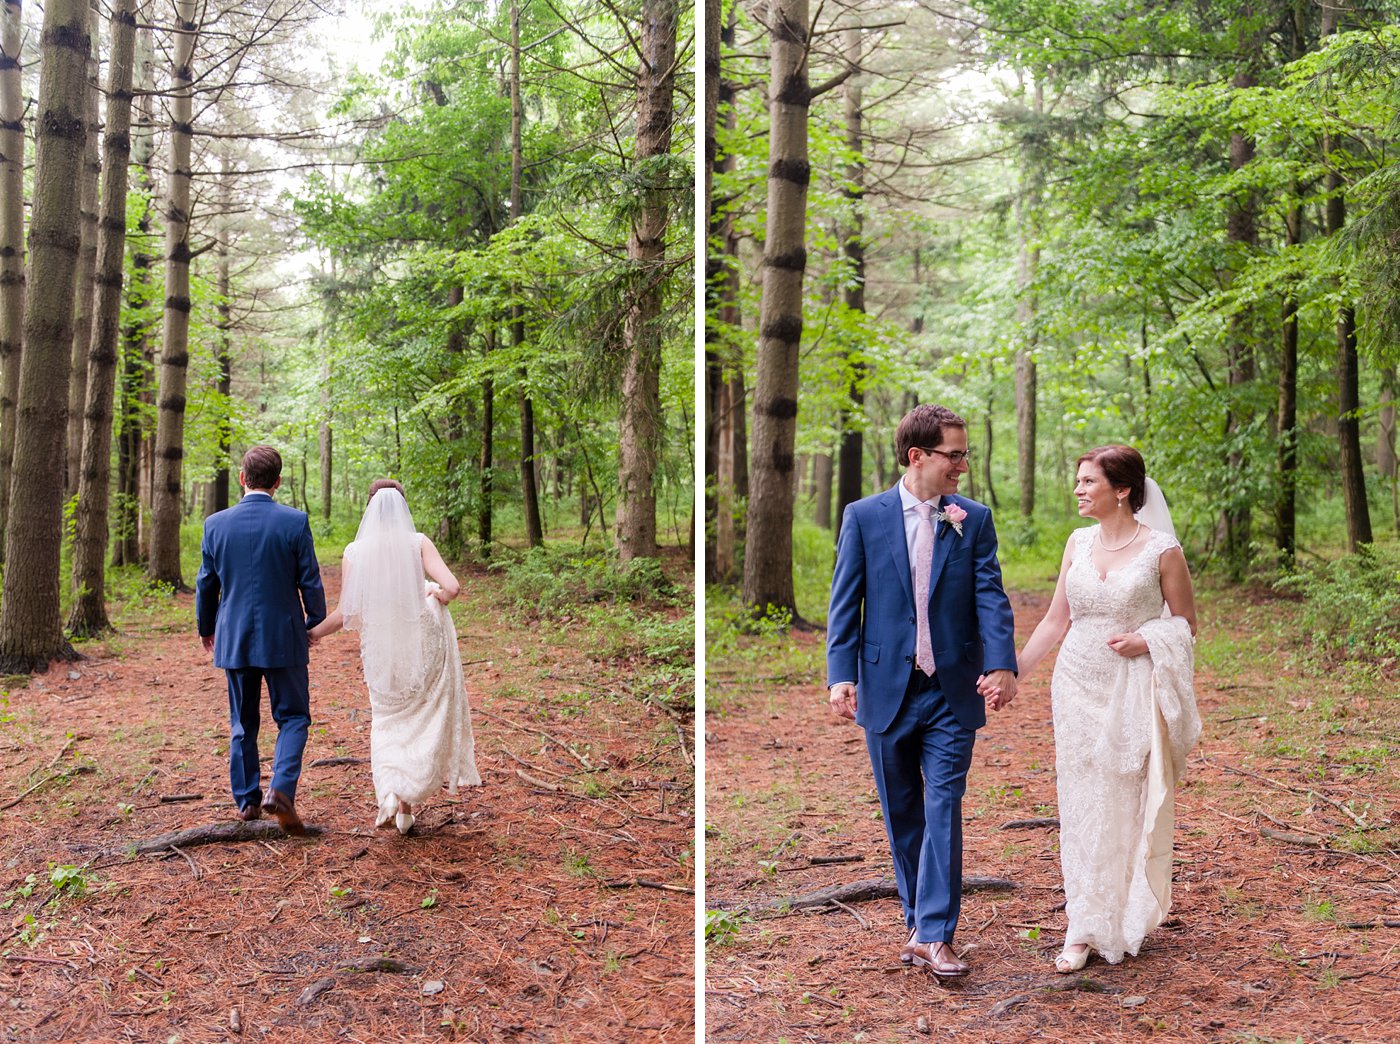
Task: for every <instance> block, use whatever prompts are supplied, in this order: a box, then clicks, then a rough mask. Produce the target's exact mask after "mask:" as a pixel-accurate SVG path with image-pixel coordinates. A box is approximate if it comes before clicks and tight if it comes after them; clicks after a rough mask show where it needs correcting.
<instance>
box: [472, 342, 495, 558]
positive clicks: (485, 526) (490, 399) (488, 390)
mask: <svg viewBox="0 0 1400 1044" xmlns="http://www.w3.org/2000/svg"><path fill="white" fill-rule="evenodd" d="M495 348H496V324H495V322H494V321H492V322H490V323H488V325H487V327H486V341H485V344H484V345H483V346H482V352H483V353H485V354H486V355H487V356H490V354H491V353H492V352H493V351H494V350H495ZM495 446H496V382H495V380H494V379H493V378H492V377H491V375H490V372H489V371H488V372H487V375H486V376H485V377H483V378H482V381H481V467H480V468H479V469H478V475H479V481H480V490H479V491H478V493H477V507H476V538H477V540H478V541H480V543H481V557H482V558H488V559H489V558H490V557H491V514H492V512H491V509H492V485H493V483H492V475H491V467H492V458H493V456H494V454H495Z"/></svg>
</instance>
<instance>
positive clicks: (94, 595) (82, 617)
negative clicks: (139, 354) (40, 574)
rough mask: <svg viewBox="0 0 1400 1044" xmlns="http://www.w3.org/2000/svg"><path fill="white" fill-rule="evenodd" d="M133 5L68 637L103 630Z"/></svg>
mask: <svg viewBox="0 0 1400 1044" xmlns="http://www.w3.org/2000/svg"><path fill="white" fill-rule="evenodd" d="M135 9H136V0H116V4H115V6H114V8H113V10H112V47H111V55H110V58H109V66H108V72H107V121H106V122H107V129H106V134H105V135H104V136H103V157H102V168H103V171H104V175H103V185H102V216H101V222H100V225H99V231H98V252H97V275H96V282H97V301H96V305H95V307H94V315H93V330H92V347H91V349H90V351H89V354H88V358H87V360H85V365H86V366H87V369H88V378H87V400H86V402H85V405H84V411H83V412H84V417H83V422H84V423H83V439H82V457H81V466H80V469H79V472H80V474H79V482H78V510H77V516H76V520H75V521H76V526H75V531H76V536H75V539H74V541H73V591H74V595H73V608H72V611H71V612H70V613H69V616H68V629H69V631H71V632H72V633H73V635H74V636H75V637H90V636H92V635H95V634H101V633H102V632H103V631H106V630H108V629H109V628H110V627H111V625H110V624H109V623H108V620H107V595H106V575H105V573H106V570H105V569H104V565H103V563H104V560H105V559H106V557H107V499H108V487H109V484H110V478H111V468H112V464H111V461H112V452H111V443H112V398H113V394H114V392H115V385H116V373H117V354H118V352H117V349H118V346H119V344H120V337H121V308H122V274H123V272H122V259H123V255H124V253H125V250H126V188H127V162H128V160H129V159H130V154H131V84H132V68H133V65H134V51H135V42H136V15H135Z"/></svg>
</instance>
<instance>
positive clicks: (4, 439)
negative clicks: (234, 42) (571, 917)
mask: <svg viewBox="0 0 1400 1044" xmlns="http://www.w3.org/2000/svg"><path fill="white" fill-rule="evenodd" d="M20 15H21V8H20V0H4V9H3V13H2V14H0V17H2V18H3V21H0V562H3V560H4V555H5V525H6V520H7V518H8V517H9V514H10V467H11V465H12V464H13V462H14V456H15V405H16V403H17V402H18V400H19V369H20V362H21V358H22V356H21V350H22V348H23V346H24V91H23V87H22V84H21V79H20V64H19V59H20V39H21V37H20V28H21V26H20V22H21V19H20Z"/></svg>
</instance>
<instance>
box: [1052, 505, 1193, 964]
mask: <svg viewBox="0 0 1400 1044" xmlns="http://www.w3.org/2000/svg"><path fill="white" fill-rule="evenodd" d="M1098 528H1099V527H1097V526H1091V527H1088V528H1086V529H1081V530H1078V531H1077V532H1076V533H1075V535H1074V539H1075V548H1074V560H1073V562H1072V563H1071V564H1070V567H1069V571H1068V573H1067V574H1066V578H1065V592H1066V595H1067V596H1068V598H1069V607H1070V620H1071V622H1070V627H1069V632H1068V634H1067V635H1066V636H1065V640H1064V644H1063V645H1062V647H1061V649H1060V653H1059V656H1058V657H1057V658H1056V661H1055V673H1054V676H1053V679H1052V681H1051V703H1052V706H1053V711H1054V722H1055V772H1056V784H1057V789H1058V794H1059V811H1060V866H1061V869H1062V871H1063V873H1064V883H1065V901H1066V906H1065V911H1066V915H1067V917H1068V920H1069V928H1068V930H1067V931H1066V933H1065V945H1066V946H1071V945H1074V944H1077V943H1087V944H1088V945H1089V946H1091V947H1092V948H1093V949H1094V950H1096V951H1098V952H1099V953H1100V954H1101V955H1102V956H1103V957H1104V958H1105V959H1106V960H1108V961H1109V962H1110V963H1114V964H1116V963H1118V962H1119V961H1121V960H1122V959H1123V956H1124V954H1136V953H1137V952H1138V949H1139V947H1140V946H1141V945H1142V941H1143V939H1144V938H1145V937H1146V935H1147V933H1148V932H1149V931H1151V930H1152V929H1153V928H1155V927H1156V926H1157V925H1159V924H1160V923H1161V922H1162V921H1163V919H1165V917H1166V915H1167V910H1168V909H1169V908H1170V905H1171V849H1172V828H1173V799H1174V793H1175V784H1176V780H1177V778H1178V777H1179V776H1180V774H1181V771H1182V770H1183V769H1184V767H1185V756H1186V752H1187V751H1189V750H1190V748H1191V747H1192V746H1193V745H1194V744H1195V741H1196V739H1197V737H1198V736H1199V733H1200V719H1199V717H1198V716H1197V712H1196V706H1195V698H1194V695H1193V694H1192V691H1191V676H1192V670H1193V667H1194V662H1193V658H1192V655H1193V654H1192V641H1191V632H1190V627H1189V625H1188V624H1187V623H1186V621H1185V620H1184V619H1182V618H1181V617H1171V618H1168V619H1163V605H1164V601H1163V597H1162V585H1161V579H1160V575H1159V559H1160V557H1161V555H1162V553H1163V552H1164V551H1167V550H1168V549H1170V548H1173V547H1179V546H1180V545H1179V544H1178V543H1177V541H1176V540H1175V538H1173V537H1171V536H1169V535H1167V534H1165V533H1160V532H1157V531H1155V530H1149V531H1148V539H1147V541H1146V543H1145V544H1144V546H1143V547H1142V549H1141V550H1140V551H1139V552H1138V554H1137V555H1136V556H1135V557H1134V558H1133V559H1131V560H1130V561H1129V562H1128V563H1126V564H1125V565H1123V566H1122V567H1121V568H1119V569H1115V570H1113V571H1111V572H1110V573H1108V574H1107V576H1104V577H1100V575H1099V573H1098V570H1097V567H1096V566H1095V565H1094V561H1093V555H1092V554H1091V548H1092V546H1093V540H1094V536H1095V534H1096V533H1097V532H1098ZM1126 631H1138V632H1140V633H1142V634H1143V636H1144V637H1145V638H1147V640H1148V644H1149V648H1150V651H1149V653H1148V654H1146V655H1143V656H1137V657H1131V658H1129V657H1123V656H1120V655H1119V654H1118V653H1116V652H1114V651H1113V650H1112V649H1110V648H1109V647H1108V645H1107V639H1108V638H1109V637H1110V636H1111V635H1114V634H1119V633H1122V632H1126Z"/></svg>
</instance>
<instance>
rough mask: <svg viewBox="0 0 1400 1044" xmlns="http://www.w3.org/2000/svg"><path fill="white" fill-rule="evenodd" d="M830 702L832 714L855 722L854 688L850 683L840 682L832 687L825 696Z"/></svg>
mask: <svg viewBox="0 0 1400 1044" xmlns="http://www.w3.org/2000/svg"><path fill="white" fill-rule="evenodd" d="M827 698H828V699H829V700H830V701H831V709H832V712H833V713H835V714H836V715H837V717H841V718H850V719H851V721H855V720H856V687H855V686H854V685H852V684H851V683H850V682H841V683H840V684H839V685H833V686H832V687H831V691H830V692H829V693H828V694H827Z"/></svg>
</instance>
